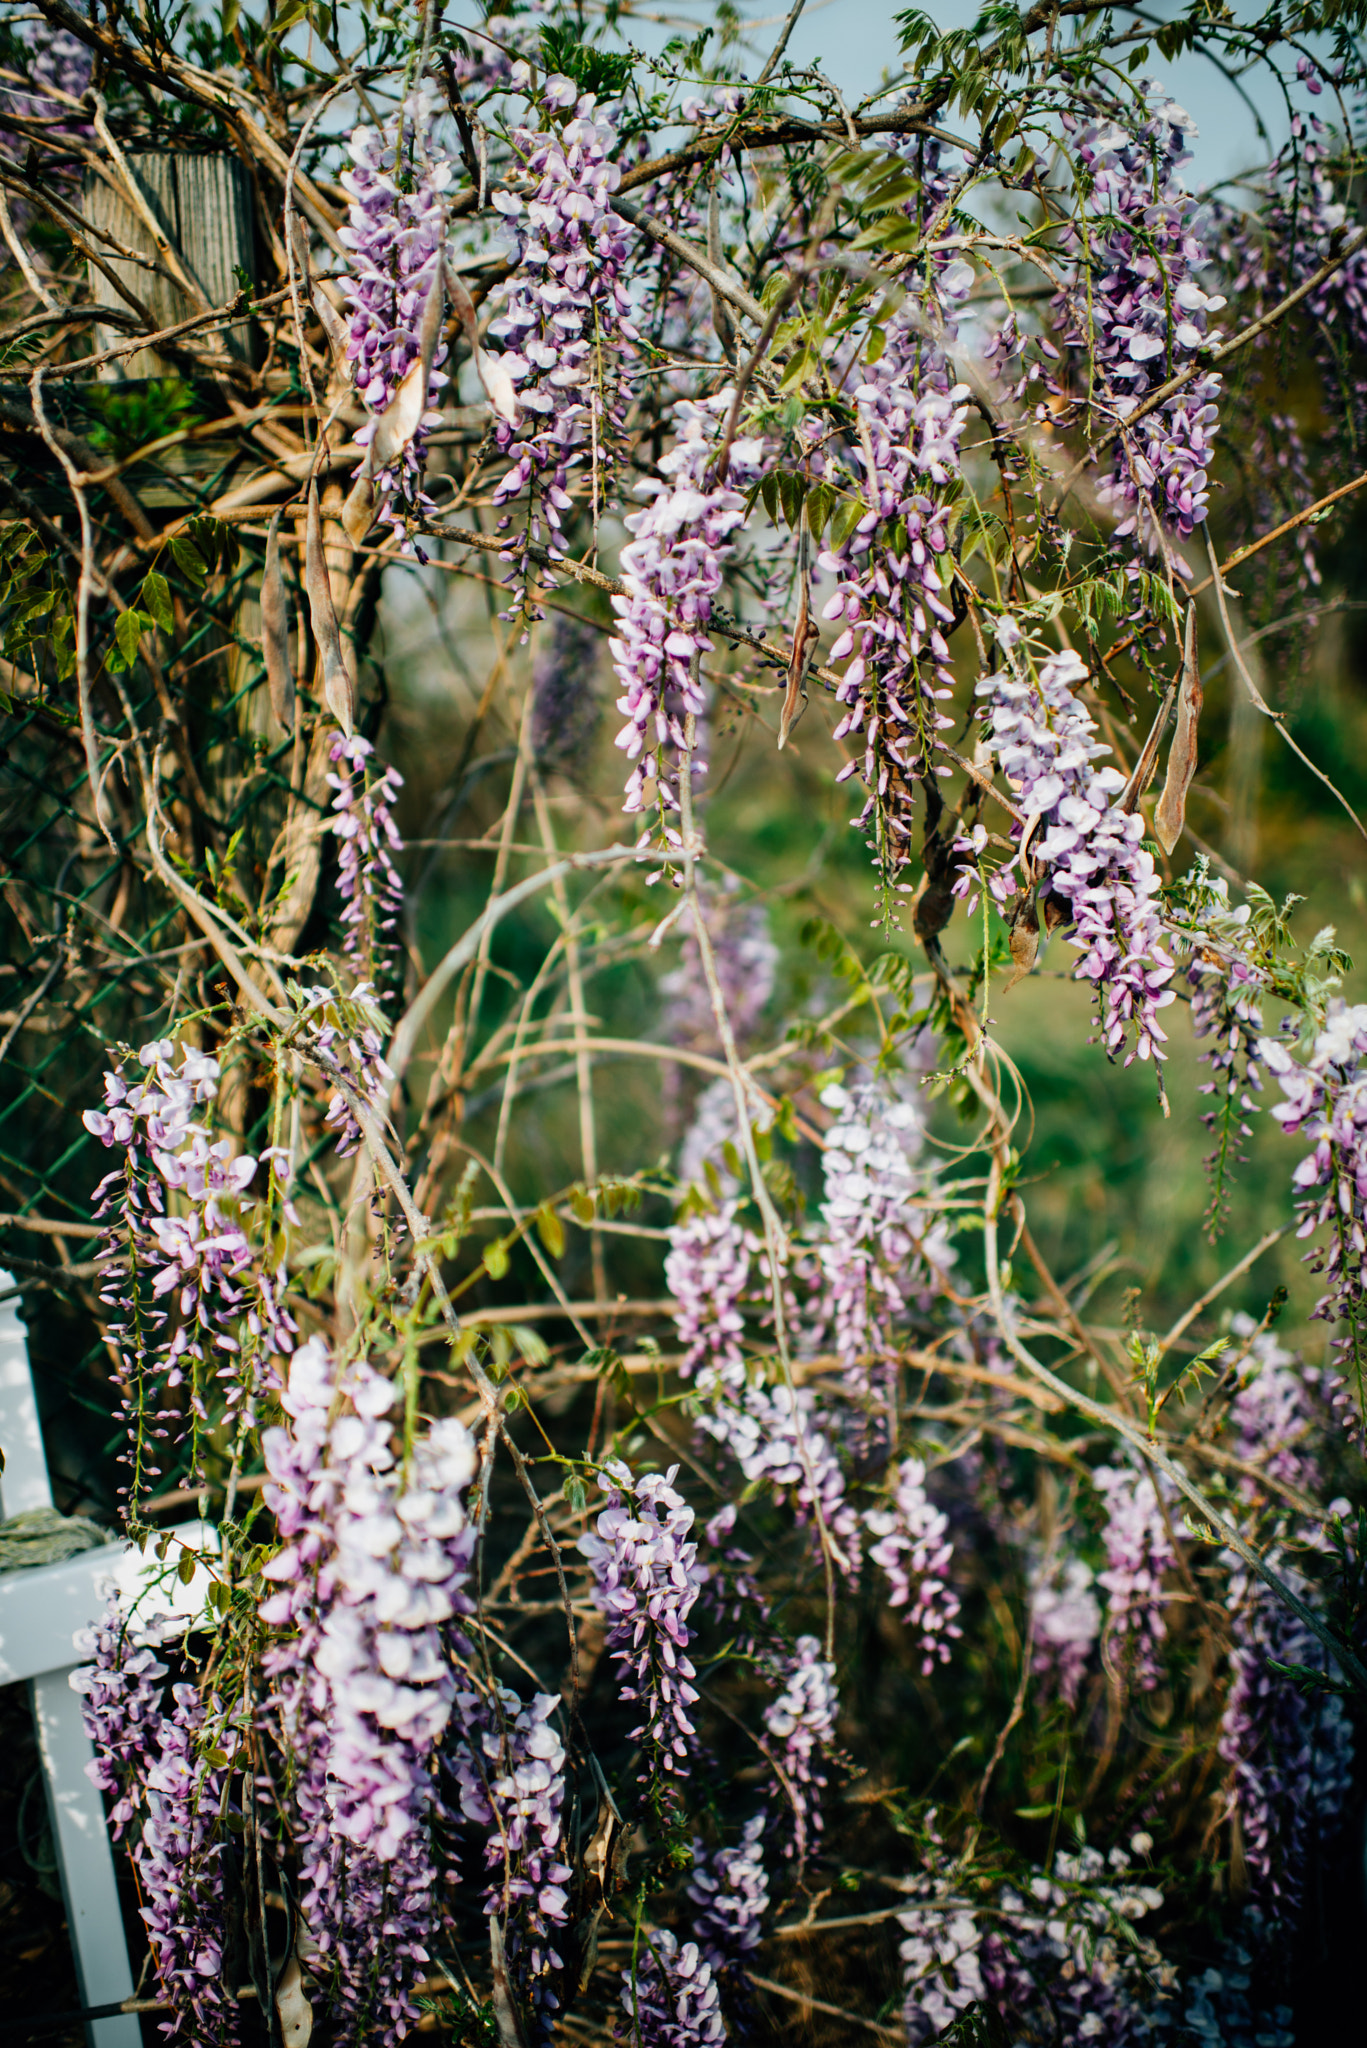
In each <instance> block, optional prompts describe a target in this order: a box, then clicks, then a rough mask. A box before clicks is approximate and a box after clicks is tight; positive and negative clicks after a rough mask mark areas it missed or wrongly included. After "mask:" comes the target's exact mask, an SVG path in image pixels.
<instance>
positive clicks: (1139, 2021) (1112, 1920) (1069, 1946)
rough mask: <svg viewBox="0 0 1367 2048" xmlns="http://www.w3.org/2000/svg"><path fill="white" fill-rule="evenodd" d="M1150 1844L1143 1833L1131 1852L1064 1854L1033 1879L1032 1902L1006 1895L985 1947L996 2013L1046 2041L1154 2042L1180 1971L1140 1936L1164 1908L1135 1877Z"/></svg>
mask: <svg viewBox="0 0 1367 2048" xmlns="http://www.w3.org/2000/svg"><path fill="white" fill-rule="evenodd" d="M1152 1847H1153V1843H1152V1841H1151V1839H1150V1838H1149V1837H1148V1836H1146V1835H1142V1834H1141V1835H1136V1836H1134V1837H1133V1840H1132V1842H1131V1848H1130V1850H1126V1849H1122V1848H1120V1847H1119V1846H1118V1845H1117V1846H1116V1847H1114V1848H1112V1849H1110V1850H1109V1851H1108V1852H1107V1853H1106V1854H1105V1855H1103V1854H1102V1852H1101V1851H1100V1850H1099V1849H1093V1848H1091V1847H1085V1848H1083V1849H1081V1850H1079V1851H1078V1853H1077V1854H1076V1855H1073V1854H1071V1853H1070V1852H1068V1851H1067V1850H1060V1852H1059V1853H1058V1855H1057V1856H1056V1857H1055V1858H1054V1862H1053V1865H1052V1868H1051V1869H1050V1871H1049V1874H1048V1875H1047V1876H1046V1875H1044V1874H1043V1873H1042V1872H1041V1873H1038V1874H1037V1875H1035V1876H1034V1877H1032V1878H1031V1879H1030V1882H1029V1885H1028V1896H1023V1895H1022V1894H1021V1893H1020V1892H1018V1891H1017V1890H1015V1888H1014V1887H1013V1886H1009V1885H1008V1886H1006V1887H1005V1888H1004V1889H1003V1890H1002V1892H1001V1893H1000V1895H999V1897H998V1900H997V1911H996V1914H995V1915H994V1918H995V1923H996V1924H995V1927H994V1929H993V1932H992V1933H991V1934H989V1935H988V1936H987V1938H986V1939H985V1940H984V1942H983V1944H982V1975H983V1980H984V1983H985V1986H986V1992H987V1996H988V1998H989V2000H990V2001H991V2004H992V2005H993V2007H995V2008H996V2009H997V2010H999V2011H1003V2012H1009V2013H1011V2015H1012V2017H1013V2018H1017V2019H1019V2020H1021V2021H1024V2022H1026V2023H1027V2024H1029V2025H1031V2027H1032V2031H1037V2032H1038V2034H1039V2036H1040V2037H1042V2038H1044V2039H1047V2040H1056V2041H1069V2042H1072V2041H1076V2042H1083V2041H1088V2042H1090V2041H1095V2042H1097V2043H1099V2044H1100V2048H1129V2044H1131V2043H1134V2042H1138V2041H1143V2040H1148V2039H1152V2038H1153V2037H1154V2034H1155V2033H1156V2032H1157V2029H1158V2027H1160V2026H1162V2025H1163V2022H1164V2021H1165V2019H1166V2018H1167V2015H1166V2013H1165V2012H1164V2006H1165V2004H1166V2003H1167V2000H1168V1999H1169V1998H1170V1997H1171V1995H1172V1992H1173V1991H1174V1989H1175V1988H1176V1972H1175V1971H1174V1970H1172V1968H1171V1967H1170V1965H1168V1964H1166V1963H1164V1961H1163V1959H1162V1957H1161V1955H1160V1954H1159V1951H1158V1949H1157V1948H1156V1947H1155V1946H1154V1944H1153V1943H1152V1942H1151V1941H1148V1940H1146V1939H1145V1938H1144V1936H1142V1935H1140V1934H1138V1933H1136V1931H1135V1929H1136V1925H1137V1923H1138V1922H1139V1921H1141V1920H1143V1919H1145V1918H1147V1916H1148V1915H1149V1914H1150V1913H1155V1912H1157V1911H1158V1909H1159V1908H1160V1907H1161V1906H1162V1904H1163V1894H1162V1892H1161V1891H1159V1890H1158V1888H1157V1887H1156V1886H1155V1885H1150V1884H1146V1883H1144V1882H1143V1881H1142V1880H1141V1879H1139V1878H1138V1877H1136V1876H1132V1875H1131V1869H1132V1864H1133V1857H1134V1856H1136V1855H1146V1854H1147V1853H1148V1851H1149V1850H1151V1849H1152ZM1131 1851H1132V1852H1133V1854H1132V1853H1131ZM1164 2031H1165V2032H1166V2028H1164ZM1160 2038H1161V2036H1160Z"/></svg>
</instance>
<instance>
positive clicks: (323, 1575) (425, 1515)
mask: <svg viewBox="0 0 1367 2048" xmlns="http://www.w3.org/2000/svg"><path fill="white" fill-rule="evenodd" d="M397 1399H398V1390H397V1388H396V1387H395V1386H394V1385H393V1384H392V1383H391V1382H390V1381H389V1380H386V1379H384V1378H383V1377H382V1376H381V1375H380V1374H379V1373H377V1372H376V1371H375V1370H374V1368H373V1367H372V1366H371V1365H369V1364H368V1363H367V1362H366V1361H365V1360H364V1359H358V1360H356V1361H355V1362H354V1363H353V1364H351V1365H350V1366H348V1367H346V1368H344V1369H342V1370H340V1371H339V1369H338V1367H337V1365H336V1363H335V1361H334V1359H333V1358H332V1355H331V1353H330V1352H329V1350H328V1347H327V1345H326V1344H325V1343H324V1342H323V1340H322V1338H319V1337H315V1338H311V1339H310V1340H309V1342H308V1343H307V1344H305V1345H303V1346H301V1348H300V1349H299V1350H298V1351H297V1352H296V1353H295V1356H294V1358H293V1360H292V1362H291V1366H290V1378H289V1386H288V1389H287V1390H286V1392H285V1393H284V1395H283V1396H282V1406H283V1407H284V1409H285V1412H286V1414H287V1416H288V1417H289V1423H288V1425H286V1426H282V1427H277V1428H274V1429H269V1430H267V1431H265V1432H264V1435H263V1438H262V1448H263V1451H264V1453H265V1459H266V1470H267V1473H268V1475H269V1479H268V1483H267V1486H266V1488H265V1500H266V1504H267V1506H268V1507H269V1508H270V1509H271V1511H272V1513H273V1514H274V1516H275V1518H276V1526H277V1528H278V1530H279V1533H280V1536H281V1539H282V1547H281V1549H280V1550H279V1551H278V1552H277V1553H276V1555H275V1556H274V1557H273V1558H271V1559H270V1561H269V1562H268V1563H267V1565H266V1566H265V1577H266V1578H267V1579H268V1580H270V1581H273V1582H274V1583H275V1584H277V1585H278V1586H279V1587H280V1591H279V1592H277V1593H274V1594H271V1595H269V1596H268V1597H267V1598H266V1599H265V1600H264V1601H263V1602H262V1603H261V1618H262V1620H263V1621H265V1622H266V1623H267V1624H268V1625H269V1626H271V1627H272V1628H274V1629H276V1630H280V1631H288V1633H282V1634H281V1635H280V1636H279V1637H278V1638H277V1640H276V1642H275V1644H274V1646H273V1647H272V1649H271V1650H270V1652H269V1653H268V1659H267V1669H268V1672H269V1674H270V1676H271V1678H272V1680H273V1684H274V1692H273V1701H272V1714H273V1718H274V1722H275V1725H276V1727H277V1729H278V1731H279V1734H280V1736H281V1739H282V1741H283V1742H284V1743H285V1745H286V1746H287V1747H288V1748H289V1750H290V1751H291V1752H292V1753H293V1755H294V1756H295V1757H296V1759H297V1760H298V1765H297V1769H298V1778H297V1783H296V1786H295V1791H294V1802H295V1807H296V1820H295V1828H294V1832H295V1841H296V1846H297V1850H298V1854H299V1858H300V1865H301V1869H300V1888H301V1895H302V1896H301V1910H302V1912H303V1916H304V1919H305V1921H306V1923H307V1925H308V1927H309V1930H310V1932H311V1934H312V1936H313V1939H314V1940H315V1941H316V1943H317V1945H318V1948H319V1950H320V1951H321V1953H322V1956H323V1958H324V1959H325V1962H326V1963H327V1964H328V1965H330V1966H331V1967H332V1969H333V1970H334V1971H335V1973H336V1980H337V1991H338V1995H339V1997H340V2000H341V2005H342V2010H343V2012H344V2014H345V2015H346V2023H347V2027H348V2029H351V2030H361V2029H363V2027H364V2025H365V2024H366V2023H367V2015H374V2014H377V2013H379V2014H383V2015H384V2016H385V2018H386V2022H387V2032H386V2035H385V2038H386V2039H390V2038H392V2037H393V2035H394V2033H395V2031H396V2030H402V2027H403V2026H404V2024H405V2023H406V2022H407V2021H409V2020H411V2019H412V2018H414V2017H416V2008H415V2007H414V2006H413V2003H412V1996H411V1985H412V1983H413V1981H414V1980H415V1978H416V1977H417V1975H418V1974H419V1973H420V1971H419V1966H420V1965H421V1964H422V1963H423V1962H425V1961H426V1959H427V1948H426V1942H427V1940H428V1939H429V1937H430V1928H431V1922H432V1913H433V1888H434V1885H435V1880H436V1872H435V1868H434V1865H433V1859H432V1851H431V1845H430V1840H429V1830H430V1817H431V1808H432V1802H433V1798H434V1781H433V1759H434V1754H435V1750H436V1746H437V1743H438V1741H439V1739H440V1737H441V1734H442V1731H443V1729H444V1728H445V1727H446V1725H447V1722H448V1720H449V1718H450V1714H451V1707H452V1701H453V1698H454V1693H455V1685H454V1681H453V1678H452V1675H451V1670H450V1664H449V1659H448V1656H447V1646H448V1644H449V1642H450V1638H451V1629H452V1625H453V1624H454V1623H455V1622H456V1620H457V1618H458V1617H459V1616H460V1615H462V1614H464V1613H467V1612H468V1611H469V1602H468V1599H467V1597H466V1594H465V1591H464V1587H465V1583H466V1580H467V1578H468V1576H469V1570H470V1560H471V1556H472V1553H473V1550H474V1542H475V1531H474V1528H473V1525H472V1524H471V1522H470V1520H469V1518H468V1516H467V1514H466V1510H465V1504H464V1500H463V1495H464V1493H465V1491H466V1489H467V1488H468V1486H469V1484H470V1481H471V1479H472V1478H473V1476H474V1470H475V1449H474V1444H473V1441H472V1439H471V1437H470V1433H469V1431H468V1430H467V1429H466V1428H465V1426H464V1424H463V1423H461V1422H457V1421H455V1420H454V1419H445V1420H439V1421H437V1422H434V1423H433V1424H431V1426H430V1428H429V1430H428V1432H427V1434H426V1435H425V1436H423V1437H421V1438H419V1440H418V1441H417V1442H416V1443H415V1444H413V1445H412V1447H411V1450H410V1452H409V1455H408V1457H407V1459H406V1460H403V1459H400V1458H397V1457H396V1456H395V1453H394V1450H393V1448H392V1444H391V1436H392V1427H393V1425H392V1422H391V1420H390V1417H391V1413H392V1410H393V1408H394V1406H395V1403H396V1401H397ZM380 1899H383V1900H384V1901H385V1905H384V1911H385V1913H386V1916H387V1923H388V1928H389V1932H390V1934H391V1935H392V1939H389V1940H387V1941H386V1944H385V1947H384V1950H383V1954H382V1958H381V1959H380V1960H379V1961H378V1962H377V1959H376V1957H375V1956H374V1955H373V1954H372V1953H371V1952H370V1943H369V1940H368V1938H367V1937H368V1930H370V1929H371V1927H372V1922H371V1919H370V1915H372V1914H373V1912H374V1910H375V1909H376V1907H377V1904H378V1902H379V1900H380Z"/></svg>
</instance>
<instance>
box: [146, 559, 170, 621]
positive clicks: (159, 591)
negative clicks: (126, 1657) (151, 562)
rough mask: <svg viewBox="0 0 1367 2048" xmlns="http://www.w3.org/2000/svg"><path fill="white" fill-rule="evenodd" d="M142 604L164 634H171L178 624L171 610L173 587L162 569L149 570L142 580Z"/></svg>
mask: <svg viewBox="0 0 1367 2048" xmlns="http://www.w3.org/2000/svg"><path fill="white" fill-rule="evenodd" d="M141 595H142V602H143V604H144V605H145V606H146V607H147V610H148V611H149V612H150V613H151V615H152V617H153V619H154V620H155V621H156V623H157V625H159V626H160V627H161V630H162V632H163V633H169V632H170V630H171V628H172V627H173V626H174V625H175V623H176V615H175V613H174V612H173V611H172V609H171V586H170V584H169V583H168V582H167V581H166V578H165V577H164V576H163V575H162V573H161V571H160V569H149V570H148V572H147V574H146V575H145V576H144V577H143V579H142V593H141Z"/></svg>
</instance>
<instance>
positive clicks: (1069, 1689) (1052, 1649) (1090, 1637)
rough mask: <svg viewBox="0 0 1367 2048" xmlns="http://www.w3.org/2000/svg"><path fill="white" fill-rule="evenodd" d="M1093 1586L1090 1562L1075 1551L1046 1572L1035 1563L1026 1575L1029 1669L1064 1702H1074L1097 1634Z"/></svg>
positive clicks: (1098, 1622) (1098, 1625) (1097, 1611)
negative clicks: (1030, 1628)
mask: <svg viewBox="0 0 1367 2048" xmlns="http://www.w3.org/2000/svg"><path fill="white" fill-rule="evenodd" d="M1092 1586H1093V1577H1092V1570H1091V1567H1090V1565H1086V1564H1084V1563H1083V1561H1082V1559H1081V1558H1080V1557H1069V1558H1065V1559H1064V1560H1063V1562H1062V1564H1061V1565H1058V1566H1055V1567H1054V1569H1053V1570H1051V1571H1048V1572H1046V1571H1044V1570H1042V1569H1038V1570H1036V1571H1035V1572H1032V1574H1031V1578H1030V1612H1031V1614H1032V1616H1033V1618H1034V1625H1035V1642H1034V1651H1033V1654H1032V1657H1031V1669H1032V1670H1033V1672H1034V1674H1035V1676H1036V1677H1037V1678H1039V1679H1041V1680H1043V1681H1044V1682H1045V1684H1047V1685H1052V1686H1054V1687H1055V1688H1056V1689H1057V1692H1058V1696H1059V1698H1060V1699H1061V1700H1062V1701H1063V1702H1064V1704H1065V1706H1069V1707H1073V1706H1076V1705H1077V1696H1078V1692H1079V1690H1080V1688H1081V1685H1082V1677H1083V1673H1084V1672H1085V1671H1086V1669H1087V1663H1088V1660H1089V1658H1090V1656H1091V1653H1092V1649H1093V1646H1094V1645H1095V1643H1096V1640H1097V1637H1098V1636H1099V1635H1100V1634H1101V1608H1100V1606H1099V1605H1098V1602H1097V1597H1096V1594H1095V1593H1094V1592H1093V1590H1092Z"/></svg>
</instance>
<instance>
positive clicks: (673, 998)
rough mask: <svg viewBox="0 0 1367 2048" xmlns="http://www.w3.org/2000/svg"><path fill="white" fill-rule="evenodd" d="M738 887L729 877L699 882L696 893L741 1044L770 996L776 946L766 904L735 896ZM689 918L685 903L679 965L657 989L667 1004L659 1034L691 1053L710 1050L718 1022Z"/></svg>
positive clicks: (714, 1044)
mask: <svg viewBox="0 0 1367 2048" xmlns="http://www.w3.org/2000/svg"><path fill="white" fill-rule="evenodd" d="M738 887H739V884H738V883H736V882H735V881H734V880H731V879H729V878H728V881H727V882H726V883H725V884H724V885H723V886H722V887H721V888H717V887H716V886H715V885H714V884H712V883H711V882H708V881H703V882H701V883H700V884H699V888H698V898H699V903H700V906H701V909H702V914H703V917H704V919H705V920H706V924H707V936H708V938H709V939H710V941H711V945H712V954H713V958H714V960H715V962H716V967H717V980H718V982H719V983H720V985H721V992H722V1000H723V1002H724V1003H725V1006H726V1015H727V1019H728V1021H729V1023H730V1025H731V1030H732V1032H733V1034H734V1036H735V1040H736V1044H737V1045H738V1046H742V1047H744V1046H745V1045H747V1044H748V1042H749V1041H750V1039H751V1038H753V1036H754V1034H755V1032H756V1030H757V1029H758V1027H759V1024H760V1020H761V1018H762V1017H763V1015H764V1012H765V1010H766V1009H767V1007H768V1004H769V999H770V997H771V996H772V995H773V992H774V980H775V976H776V973H777V969H778V947H777V946H776V945H775V943H774V940H773V936H772V934H771V932H770V930H769V912H768V909H767V907H766V906H765V904H764V903H763V902H761V901H759V900H758V899H756V898H750V899H749V900H747V901H745V902H739V901H737V900H736V893H735V892H736V890H737V889H738ZM693 919H694V913H693V909H692V906H691V905H690V907H689V908H688V909H687V910H686V911H685V912H684V915H683V917H682V918H681V919H680V921H679V931H680V933H681V935H682V938H683V944H682V946H681V947H680V948H679V964H678V966H677V967H675V968H674V969H672V970H671V972H670V973H668V974H664V975H661V977H660V994H661V995H662V996H663V997H664V998H665V1006H666V1007H665V1015H664V1029H663V1033H662V1035H663V1037H664V1038H665V1039H666V1040H667V1041H668V1043H669V1044H670V1045H681V1046H687V1047H688V1048H689V1049H690V1050H691V1051H694V1052H715V1051H716V1049H717V1044H718V1040H717V1022H716V1018H715V1016H714V1014H713V1010H712V998H711V994H710V991H709V989H708V985H707V979H706V977H705V975H704V974H703V970H702V960H701V956H700V953H699V949H698V936H697V933H696V931H695V930H694V922H693Z"/></svg>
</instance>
